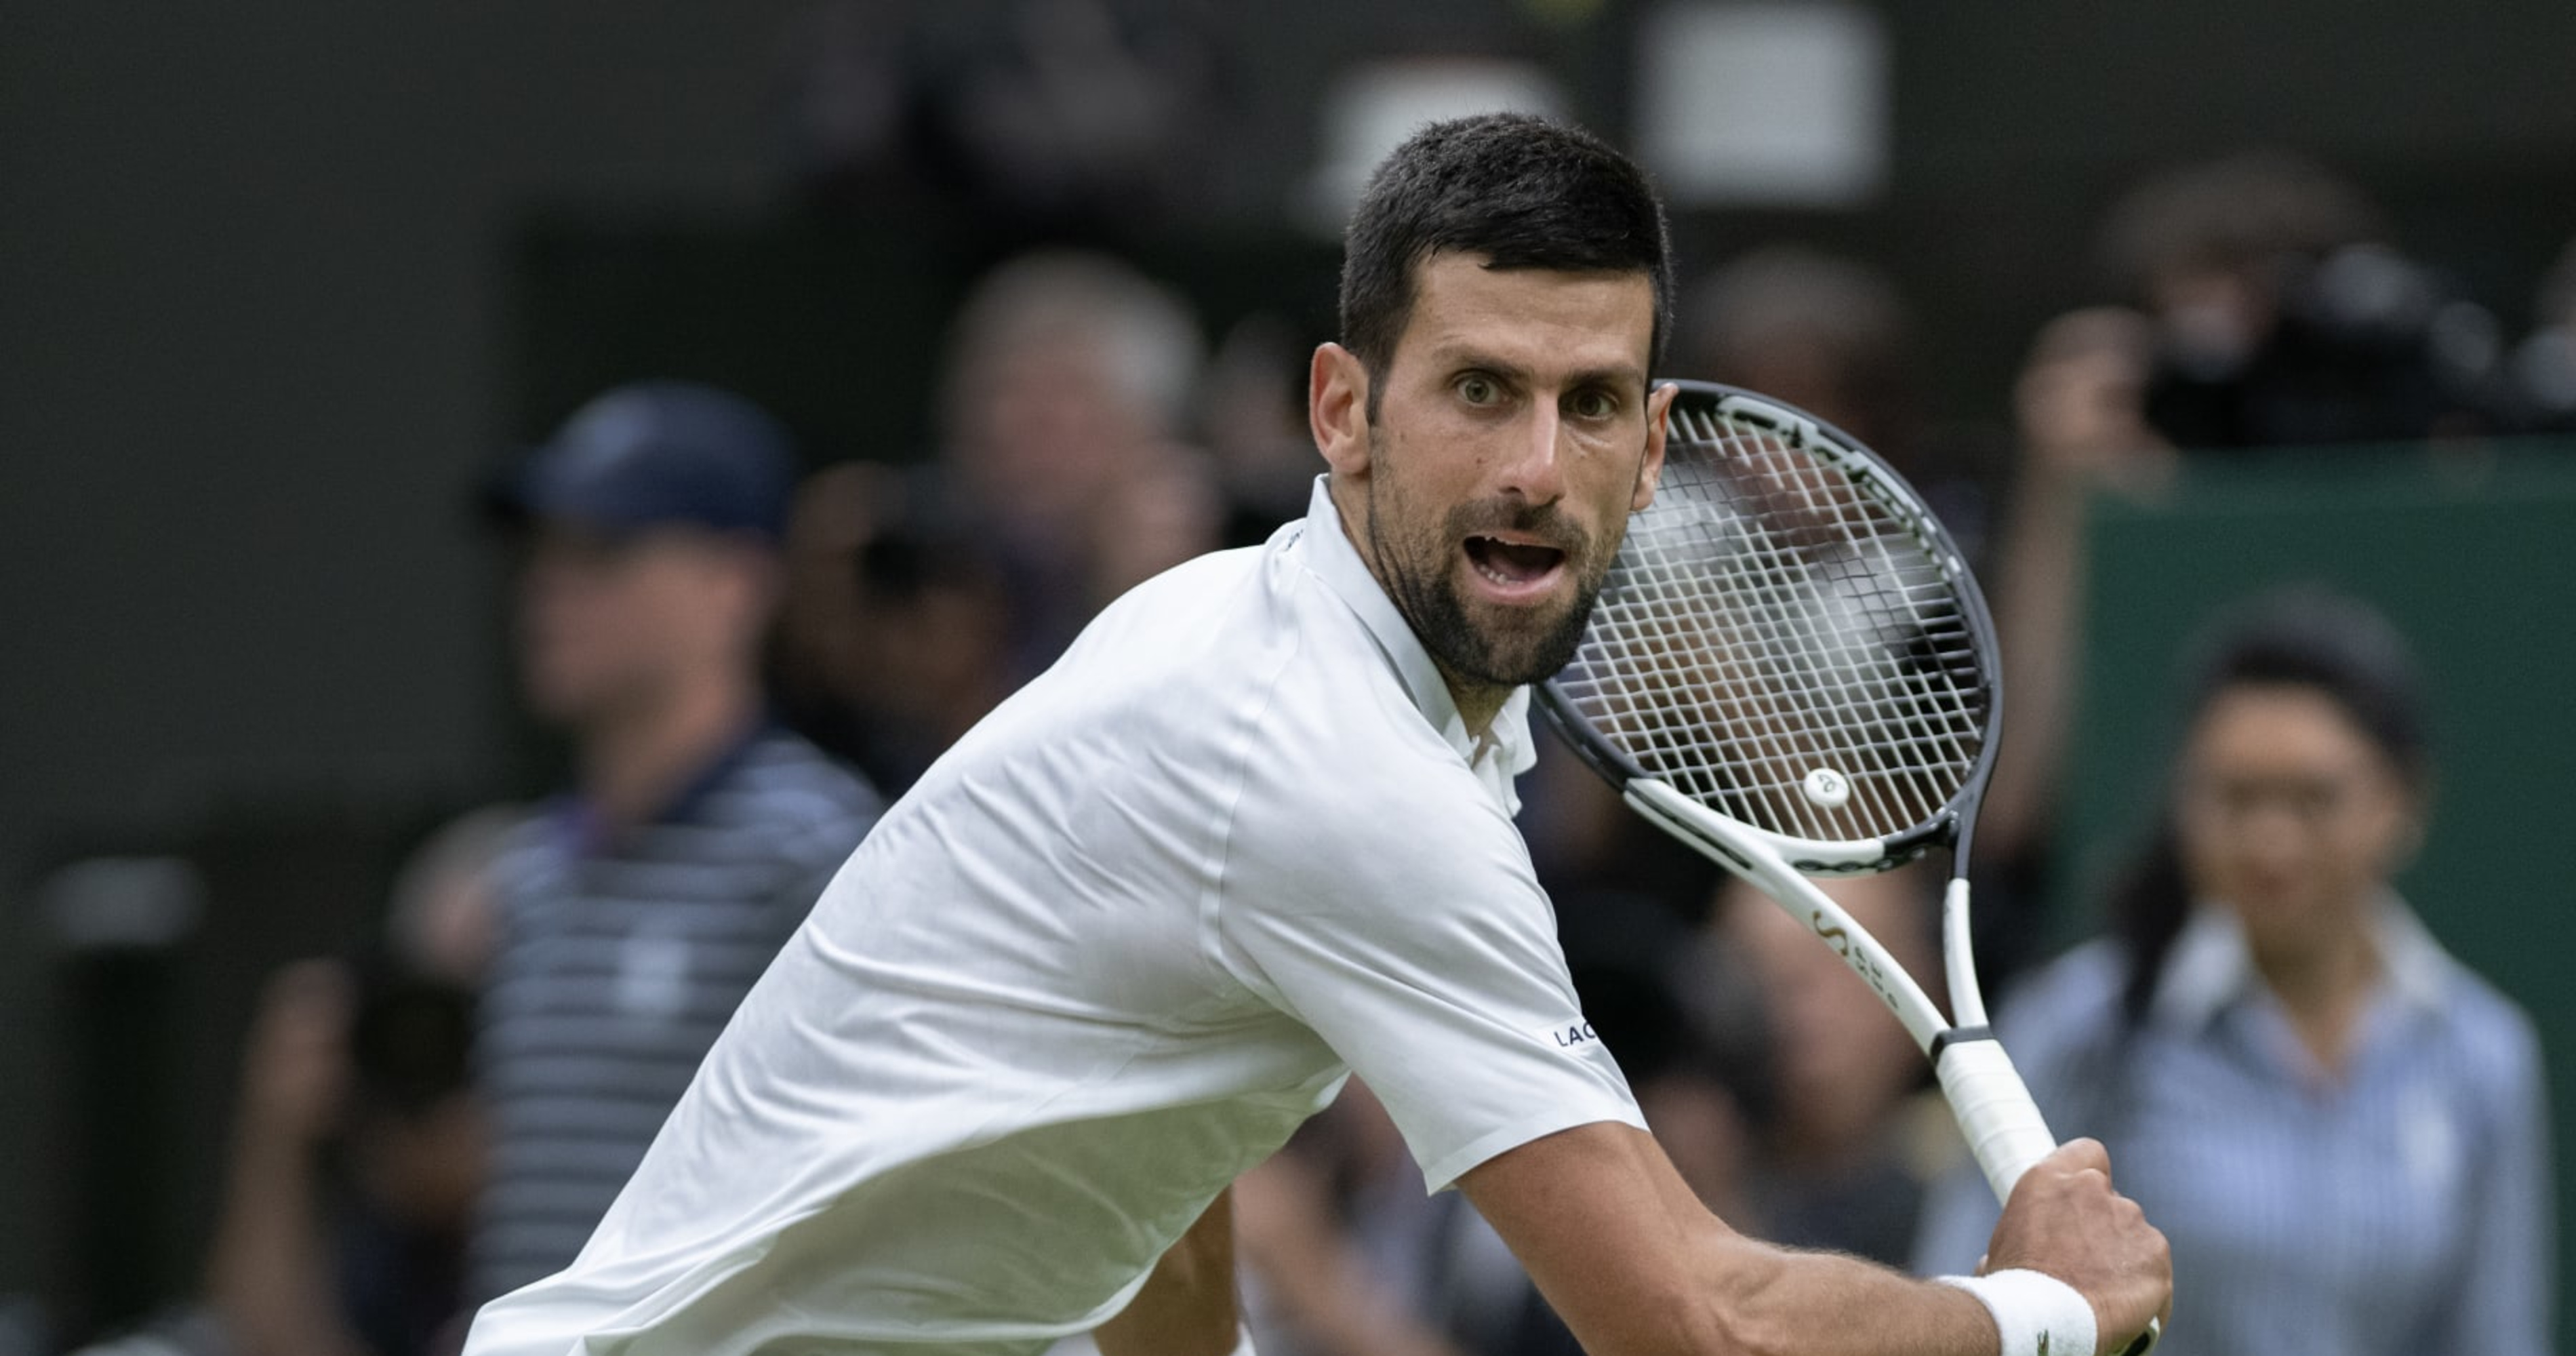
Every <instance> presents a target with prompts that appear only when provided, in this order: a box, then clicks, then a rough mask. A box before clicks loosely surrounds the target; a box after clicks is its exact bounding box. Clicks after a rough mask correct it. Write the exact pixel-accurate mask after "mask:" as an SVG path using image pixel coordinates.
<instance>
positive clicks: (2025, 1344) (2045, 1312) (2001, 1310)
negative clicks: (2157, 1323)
mask: <svg viewBox="0 0 2576 1356" xmlns="http://www.w3.org/2000/svg"><path fill="white" fill-rule="evenodd" d="M1932 1279H1933V1280H1934V1281H1936V1282H1938V1283H1940V1284H1942V1285H1949V1286H1956V1287H1958V1288H1959V1289H1961V1290H1965V1291H1967V1292H1968V1293H1969V1294H1971V1295H1974V1296H1976V1297H1977V1302H1978V1303H1980V1304H1983V1305H1985V1306H1986V1312H1987V1313H1990V1314H1993V1315H1994V1316H1995V1328H1996V1330H1997V1331H1998V1332H2000V1333H2002V1334H2003V1346H2002V1349H2001V1351H2002V1356H2094V1348H2095V1346H2096V1345H2097V1344H2098V1342H2099V1340H2100V1338H2099V1336H2098V1334H2096V1333H2095V1331H2094V1327H2093V1304H2092V1301H2090V1300H2087V1299H2085V1298H2084V1296H2083V1295H2082V1294H2080V1293H2078V1292H2077V1291H2076V1289H2075V1287H2074V1286H2071V1285H2068V1284H2067V1283H2066V1282H2064V1281H2061V1280H2059V1279H2057V1278H2056V1277H2054V1276H2051V1275H2049V1274H2048V1273H2046V1272H2044V1271H2022V1270H2012V1271H1994V1272H1988V1273H1987V1274H1985V1275H1983V1276H1935V1277H1933V1278H1932Z"/></svg>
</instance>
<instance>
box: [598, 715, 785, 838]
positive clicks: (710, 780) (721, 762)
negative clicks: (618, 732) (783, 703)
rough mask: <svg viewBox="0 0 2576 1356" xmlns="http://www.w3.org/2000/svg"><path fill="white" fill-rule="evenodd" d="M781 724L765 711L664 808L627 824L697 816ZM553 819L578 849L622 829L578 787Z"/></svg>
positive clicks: (718, 751)
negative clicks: (704, 805) (699, 810)
mask: <svg viewBox="0 0 2576 1356" xmlns="http://www.w3.org/2000/svg"><path fill="white" fill-rule="evenodd" d="M780 728H781V727H779V726H778V725H777V724H776V723H775V722H774V721H773V720H772V719H771V717H770V716H769V714H768V713H767V712H766V711H764V712H762V713H761V715H760V716H759V718H757V719H755V720H754V721H752V723H751V724H750V725H748V726H746V727H745V728H744V729H743V730H742V731H741V733H739V734H737V735H736V736H735V737H734V738H733V739H732V740H731V741H730V742H728V743H727V744H725V745H724V747H722V748H721V749H719V750H717V751H716V753H715V756H713V757H712V758H709V759H708V760H707V761H706V762H705V763H704V764H702V765H700V767H699V768H698V770H697V771H696V772H695V773H694V774H692V775H691V776H690V778H689V780H688V781H686V782H684V783H682V784H681V785H680V788H679V789H678V790H677V791H674V792H672V793H671V795H670V797H669V798H668V799H667V800H665V801H664V802H663V803H662V808H661V809H659V810H657V811H655V812H654V813H652V814H651V815H648V816H646V817H645V818H644V819H643V820H642V821H640V822H638V823H636V824H633V825H628V826H625V827H626V828H627V829H636V828H642V827H644V826H646V825H652V824H676V823H680V822H682V821H685V820H688V819H692V818H694V817H696V815H697V812H698V808H699V807H700V806H701V805H703V804H704V803H705V802H706V799H707V798H708V797H709V796H712V795H714V794H715V792H716V790H717V788H718V787H721V786H722V785H723V784H724V783H725V782H726V781H727V780H729V779H730V778H731V777H732V776H733V774H734V770H735V769H736V768H738V767H740V766H741V765H742V762H743V760H744V759H746V758H748V757H749V756H750V754H751V751H752V749H753V747H754V746H756V745H758V744H759V743H760V742H761V741H762V740H764V739H767V738H769V736H770V735H772V734H774V733H776V732H777V731H778V730H779V729H780ZM552 819H553V821H554V824H555V831H556V835H557V837H558V838H559V839H560V840H561V841H562V842H563V843H565V844H566V845H567V846H568V847H570V848H571V850H573V851H574V852H576V853H590V852H596V851H599V850H601V849H602V848H604V847H605V846H606V845H607V844H608V843H609V841H610V840H611V839H613V838H615V837H616V836H617V834H618V832H619V829H618V827H617V826H614V825H611V824H610V823H609V822H608V820H607V818H606V817H604V816H603V815H601V814H600V812H599V808H598V807H597V806H596V805H594V804H593V803H592V802H591V800H590V798H589V797H587V796H584V795H582V794H581V793H580V792H579V791H578V790H575V791H570V792H566V793H565V794H564V795H562V796H561V797H559V798H558V799H557V800H556V802H555V805H554V809H553V813H552Z"/></svg>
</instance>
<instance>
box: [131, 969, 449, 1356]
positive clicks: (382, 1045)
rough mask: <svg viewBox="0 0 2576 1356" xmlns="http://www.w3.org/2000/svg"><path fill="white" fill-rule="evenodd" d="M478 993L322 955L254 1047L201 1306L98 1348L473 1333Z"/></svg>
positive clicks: (429, 1353)
mask: <svg viewBox="0 0 2576 1356" xmlns="http://www.w3.org/2000/svg"><path fill="white" fill-rule="evenodd" d="M473 1022H474V1019H473V1015H472V1010H471V1000H470V998H469V996H468V995H467V994H466V993H465V992H464V991H463V990H461V989H459V988H457V987H455V986H453V985H450V984H446V983H444V982H441V981H437V980H430V979H420V978H411V977H406V976H403V975H400V974H397V973H394V972H391V971H378V970H369V971H363V972H361V971H352V970H351V969H350V968H349V967H346V966H343V965H341V964H339V963H337V962H332V961H305V962H301V963H299V964H296V965H292V966H289V967H287V968H285V969H283V970H281V971H279V972H278V973H277V974H276V975H274V976H273V977H271V979H270V981H269V984H268V988H267V991H266V993H265V994H264V996H263V997H262V999H261V1002H260V1007H259V1012H258V1014H257V1016H256V1018H255V1019H254V1020H253V1022H252V1024H251V1029H250V1032H249V1035H248V1038H247V1039H246V1041H245V1043H244V1050H243V1058H242V1082H241V1090H240V1102H239V1106H238V1109H237V1111H236V1113H235V1116H234V1128H233V1139H232V1146H231V1157H230V1160H229V1165H228V1168H227V1171H226V1175H225V1180H224V1188H223V1203H222V1211H223V1213H222V1217H221V1219H220V1221H219V1222H218V1223H217V1225H216V1229H215V1234H214V1239H213V1245H212V1247H211V1249H210V1255H209V1259H208V1263H207V1267H206V1276H205V1296H204V1301H203V1304H202V1305H201V1306H200V1307H197V1308H193V1309H190V1310H186V1311H182V1312H180V1313H177V1314H174V1315H171V1316H169V1317H166V1318H164V1319H163V1320H161V1321H160V1322H158V1323H156V1324H154V1325H153V1326H152V1327H151V1328H149V1329H147V1330H145V1331H143V1332H140V1333H137V1334H134V1335H131V1336H128V1337H126V1338H124V1339H121V1340H120V1341H117V1342H112V1343H109V1344H106V1345H103V1346H100V1347H97V1348H93V1349H91V1356H111V1354H117V1353H132V1354H133V1356H142V1354H143V1353H153V1354H154V1356H434V1354H435V1353H442V1352H448V1351H453V1350H454V1349H455V1347H456V1345H457V1342H458V1341H459V1340H460V1339H461V1337H462V1335H463V1329H462V1326H461V1325H462V1320H463V1317H464V1313H465V1311H464V1307H463V1305H464V1298H465V1287H464V1271H465V1246H466V1235H467V1232H468V1229H469V1227H470V1225H471V1222H472V1218H473V1211H474V1202H475V1199H476V1196H477V1194H478V1193H479V1192H480V1191H481V1189H482V1186H483V1181H484V1125H483V1117H482V1108H481V1106H480V1104H479V1103H478V1101H477V1100H476V1098H475V1097H474V1095H473V1093H472V1090H471V1087H470V1084H469V1080H468V1067H469V1059H470V1055H469V1048H470V1045H471V1041H472V1034H473Z"/></svg>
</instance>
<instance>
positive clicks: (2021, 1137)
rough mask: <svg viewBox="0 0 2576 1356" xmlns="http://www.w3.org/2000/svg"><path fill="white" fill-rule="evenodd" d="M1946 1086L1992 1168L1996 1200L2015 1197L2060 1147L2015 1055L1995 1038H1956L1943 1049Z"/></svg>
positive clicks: (1971, 1141)
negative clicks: (2016, 1187) (2027, 1175)
mask: <svg viewBox="0 0 2576 1356" xmlns="http://www.w3.org/2000/svg"><path fill="white" fill-rule="evenodd" d="M1939 1072H1940V1075H1941V1091H1942V1092H1943V1093H1945V1094H1947V1095H1948V1097H1949V1099H1950V1114H1951V1115H1953V1116H1956V1117H1958V1119H1959V1131H1960V1133H1962V1134H1964V1135H1966V1136H1967V1139H1968V1150H1969V1152H1971V1153H1973V1154H1975V1155H1976V1156H1977V1166H1978V1167H1980V1168H1983V1169H1985V1171H1986V1184H1987V1185H1988V1186H1991V1187H1993V1188H1994V1189H1995V1199H1996V1200H1998V1201H2003V1200H2009V1199H2011V1197H2012V1189H2013V1183H2015V1182H2018V1181H2020V1180H2021V1175H2022V1174H2023V1173H2024V1172H2027V1171H2029V1170H2030V1165H2031V1164H2033V1163H2036V1162H2038V1161H2039V1160H2041V1159H2043V1158H2046V1157H2048V1156H2049V1155H2050V1154H2051V1153H2054V1152H2056V1150H2057V1139H2056V1137H2055V1136H2053V1135H2051V1134H2049V1133H2048V1122H2047V1121H2045V1120H2042V1119H2040V1115H2039V1107H2038V1106H2037V1105H2036V1104H2035V1103H2033V1102H2032V1101H2031V1100H2030V1089H2029V1088H2028V1087H2025V1086H2024V1085H2023V1084H2022V1081H2021V1074H2020V1073H2018V1072H2017V1071H2015V1070H2014V1068H2013V1063H2012V1057H2011V1056H2009V1055H2007V1054H2005V1053H2004V1047H2003V1045H2002V1044H2001V1043H2000V1042H1998V1041H1996V1040H1994V1039H1993V1038H1992V1037H1973V1038H1970V1039H1968V1040H1963V1041H1954V1042H1952V1043H1950V1044H1949V1045H1946V1046H1944V1047H1942V1050H1941V1065H1940V1070H1939Z"/></svg>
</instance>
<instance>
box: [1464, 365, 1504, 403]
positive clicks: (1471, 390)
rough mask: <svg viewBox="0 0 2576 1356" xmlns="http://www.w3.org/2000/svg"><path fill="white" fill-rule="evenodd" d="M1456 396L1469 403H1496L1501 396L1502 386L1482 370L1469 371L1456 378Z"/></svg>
mask: <svg viewBox="0 0 2576 1356" xmlns="http://www.w3.org/2000/svg"><path fill="white" fill-rule="evenodd" d="M1458 398H1459V399H1460V400H1463V401H1466V402H1467V403H1468V404H1470V405H1477V406H1484V405H1492V404H1497V403H1499V402H1500V401H1501V400H1502V398H1503V386H1502V383H1501V382H1498V381H1496V380H1494V379H1493V378H1492V377H1489V376H1486V375H1485V374H1484V373H1482V372H1470V373H1468V374H1466V375H1465V376H1462V377H1460V378H1458Z"/></svg>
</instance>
